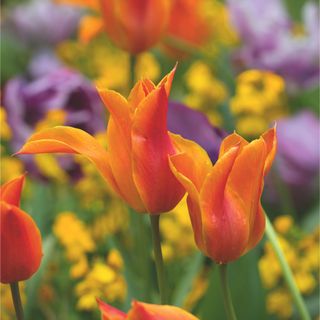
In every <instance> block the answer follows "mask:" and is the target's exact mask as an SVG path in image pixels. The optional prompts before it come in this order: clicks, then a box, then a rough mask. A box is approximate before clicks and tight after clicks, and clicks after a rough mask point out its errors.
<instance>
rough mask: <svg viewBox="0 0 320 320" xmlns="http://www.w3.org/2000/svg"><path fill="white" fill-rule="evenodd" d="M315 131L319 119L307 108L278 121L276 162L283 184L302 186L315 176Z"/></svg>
mask: <svg viewBox="0 0 320 320" xmlns="http://www.w3.org/2000/svg"><path fill="white" fill-rule="evenodd" d="M319 133H320V122H319V119H318V118H316V116H315V115H314V114H313V113H312V112H311V111H306V110H304V111H301V112H300V113H298V114H297V115H295V116H294V117H292V118H287V119H283V120H281V121H279V122H278V126H277V135H278V154H277V163H278V167H279V172H280V175H281V177H282V179H283V180H284V181H285V182H286V183H287V184H289V185H292V186H305V185H306V184H308V183H310V182H311V181H312V180H313V178H314V177H316V176H317V175H318V173H319V161H320V156H319Z"/></svg>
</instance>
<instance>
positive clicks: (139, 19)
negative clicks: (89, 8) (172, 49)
mask: <svg viewBox="0 0 320 320" xmlns="http://www.w3.org/2000/svg"><path fill="white" fill-rule="evenodd" d="M100 4H101V12H102V16H103V21H104V26H105V30H106V32H107V33H108V35H109V37H110V38H111V39H112V41H113V42H114V43H115V44H116V45H117V46H118V47H120V48H122V49H124V50H126V51H128V52H130V53H132V54H137V53H140V52H142V51H145V50H148V49H149V48H151V47H152V46H154V45H155V44H156V43H157V42H158V41H159V39H160V38H161V36H162V34H163V32H164V31H165V28H166V26H167V22H168V18H169V13H170V1H169V0H101V1H100Z"/></svg>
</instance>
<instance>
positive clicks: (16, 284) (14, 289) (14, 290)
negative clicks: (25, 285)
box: [10, 282, 24, 320]
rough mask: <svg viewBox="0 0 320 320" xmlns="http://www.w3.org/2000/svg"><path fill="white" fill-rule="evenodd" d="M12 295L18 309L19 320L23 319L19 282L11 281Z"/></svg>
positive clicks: (15, 308) (15, 307) (16, 309)
mask: <svg viewBox="0 0 320 320" xmlns="http://www.w3.org/2000/svg"><path fill="white" fill-rule="evenodd" d="M10 289H11V296H12V300H13V304H14V310H15V311H16V317H17V320H23V319H24V317H23V308H22V303H21V298H20V291H19V282H13V283H10Z"/></svg>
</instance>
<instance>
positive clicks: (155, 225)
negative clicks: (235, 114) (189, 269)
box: [150, 215, 168, 304]
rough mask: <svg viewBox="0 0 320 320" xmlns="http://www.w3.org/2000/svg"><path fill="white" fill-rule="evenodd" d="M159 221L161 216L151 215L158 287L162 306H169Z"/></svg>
mask: <svg viewBox="0 0 320 320" xmlns="http://www.w3.org/2000/svg"><path fill="white" fill-rule="evenodd" d="M159 219H160V215H150V220H151V227H152V228H151V230H152V240H153V251H154V258H155V264H156V269H157V279H158V287H159V291H160V297H161V304H167V303H168V301H167V292H166V291H167V290H166V284H165V272H164V267H163V258H162V251H161V241H160V231H159Z"/></svg>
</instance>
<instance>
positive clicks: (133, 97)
mask: <svg viewBox="0 0 320 320" xmlns="http://www.w3.org/2000/svg"><path fill="white" fill-rule="evenodd" d="M147 94H148V92H147V91H146V89H145V86H144V85H143V80H140V81H138V82H137V83H136V84H135V86H134V87H133V88H132V90H131V91H130V94H129V97H128V101H129V104H130V110H131V112H132V113H133V112H134V110H135V109H136V108H137V107H138V105H139V103H140V102H141V101H142V100H143V99H144V98H145V97H146V96H147Z"/></svg>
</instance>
